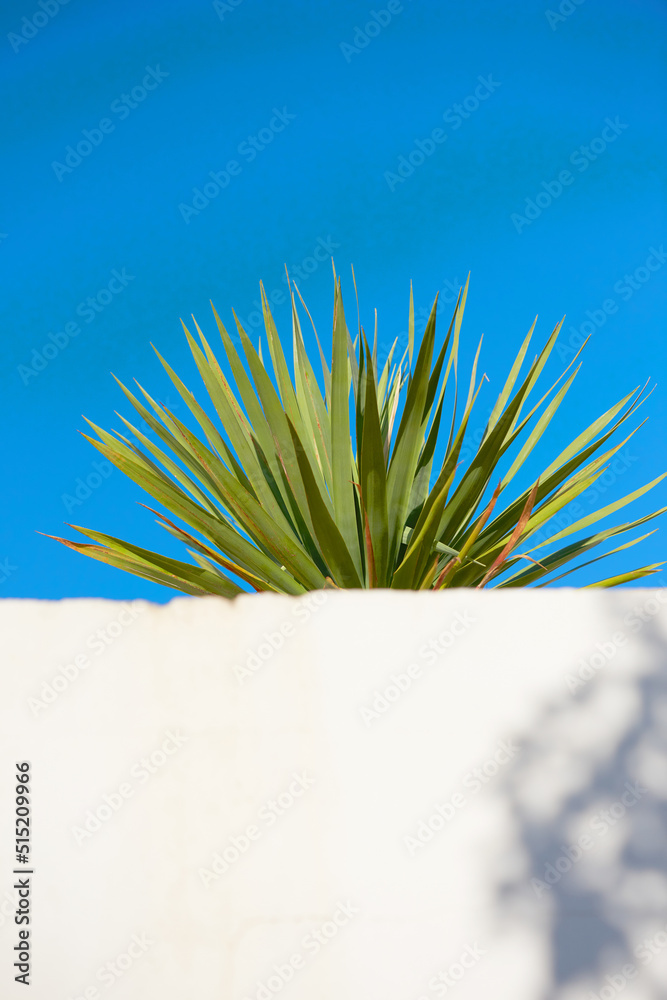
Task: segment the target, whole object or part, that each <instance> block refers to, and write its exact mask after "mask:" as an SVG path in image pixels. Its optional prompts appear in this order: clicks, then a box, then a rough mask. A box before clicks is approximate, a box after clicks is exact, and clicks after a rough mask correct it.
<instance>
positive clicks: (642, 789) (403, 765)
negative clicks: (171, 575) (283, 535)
mask: <svg viewBox="0 0 667 1000" xmlns="http://www.w3.org/2000/svg"><path fill="white" fill-rule="evenodd" d="M0 628H1V630H2V635H3V639H4V643H3V645H4V650H5V657H4V669H3V671H2V679H1V680H0V706H1V707H0V746H1V747H2V755H1V767H0V803H1V806H0V812H1V814H2V816H3V817H4V818H3V821H2V824H1V830H0V859H1V860H2V864H0V879H1V880H2V882H4V884H2V882H0V958H1V961H0V970H1V971H0V976H2V996H3V997H4V996H7V997H13V996H17V997H18V996H24V995H27V994H25V993H24V988H23V987H22V986H20V985H14V983H13V982H12V978H13V972H12V971H11V969H10V966H11V963H12V961H13V958H11V957H10V956H11V955H12V954H13V952H12V948H13V946H14V944H16V943H17V940H18V938H17V931H18V928H17V927H16V926H15V925H14V923H13V907H14V902H13V899H12V895H11V891H10V890H11V885H12V878H13V876H12V874H11V873H12V868H13V866H14V864H15V862H14V846H13V841H12V836H11V834H12V830H11V825H10V824H11V816H12V811H13V802H12V798H13V784H14V782H13V774H14V762H15V761H18V760H29V761H31V762H32V770H33V775H34V777H33V782H32V784H33V800H34V801H33V819H34V831H33V848H34V850H33V856H32V860H33V862H34V872H35V874H34V875H33V876H32V883H33V884H32V890H33V892H32V917H33V922H32V924H31V931H32V937H31V948H32V951H33V967H32V980H33V985H32V987H31V992H30V996H31V997H32V998H33V1000H47V998H48V1000H77V998H86V1000H97V998H98V997H100V998H101V997H106V996H107V995H109V993H110V991H111V992H112V1000H184V998H187V1000H194V998H195V997H196V998H198V1000H222V998H224V1000H268V998H271V997H273V996H276V995H281V996H283V995H284V997H285V1000H431V998H435V997H438V996H456V998H457V1000H473V998H474V1000H487V998H493V1000H579V998H580V1000H590V998H591V997H599V998H602V1000H606V998H611V997H614V996H616V995H617V994H618V993H622V995H623V997H624V1000H654V998H655V1000H658V998H660V997H664V996H665V984H667V657H666V656H665V649H666V642H667V591H659V590H654V591H649V590H636V589H625V590H619V591H608V592H603V591H599V592H594V591H576V590H568V589H562V590H549V591H523V592H521V591H514V592H510V591H505V592H495V593H490V592H477V591H463V590H462V591H454V592H449V593H443V594H428V593H424V594H422V593H391V592H375V593H372V592H370V593H368V592H367V593H354V592H347V593H346V592H334V593H332V592H327V593H326V594H325V593H321V594H313V595H310V596H309V597H308V598H306V599H305V600H302V601H298V600H296V599H294V598H287V597H285V598H283V597H274V596H268V595H262V596H252V597H243V598H240V599H239V600H237V601H235V602H225V601H223V600H218V599H215V598H210V599H205V600H196V599H186V598H181V599H176V600H174V601H172V602H171V603H170V604H169V605H168V606H165V607H159V606H153V605H148V604H146V603H145V602H136V603H132V604H129V605H123V604H121V603H114V602H108V601H94V600H80V601H62V602H58V603H48V602H37V601H4V602H1V603H0ZM281 630H283V632H284V633H288V634H287V637H285V635H284V634H283V636H282V641H281V642H279V640H280V632H281ZM266 636H268V637H269V638H268V641H267V639H266V638H265V637H266ZM272 638H273V641H274V644H275V645H279V644H280V648H279V649H276V650H273V649H272V647H271V645H270V643H271V639H272ZM441 640H442V642H441V645H440V647H439V648H440V650H441V652H440V653H439V654H438V655H437V656H436V654H435V651H433V652H431V651H429V649H428V648H427V645H428V643H431V642H435V643H438V642H440V641H441ZM445 647H446V648H445ZM252 653H254V654H255V655H256V658H255V659H252V657H251V655H250V654H252ZM249 658H250V662H251V664H257V665H258V668H257V669H256V670H252V669H249V668H248V667H247V665H246V664H247V661H248V659H249ZM396 677H397V678H398V680H396ZM397 684H398V687H397V686H396V685H397ZM401 686H402V687H403V688H405V689H406V690H403V691H401V690H400V687H401ZM378 693H380V695H382V698H384V693H386V699H385V700H382V699H380V700H378V699H377V694H378ZM391 698H394V700H393V701H390V700H387V699H391ZM373 706H375V708H374V707H373ZM384 706H386V708H385V707H384ZM170 734H171V735H170ZM142 761H143V763H142ZM151 771H152V772H153V773H150V772H151ZM295 776H297V777H295ZM105 796H106V797H107V799H106V802H105ZM109 802H110V803H111V805H109V804H108V803H109ZM272 802H274V803H276V804H275V805H272V804H271V803H272ZM438 807H439V812H438ZM95 813H99V816H100V817H101V819H99V818H96V817H95ZM248 828H251V829H250V830H249V829H248ZM253 837H254V839H252V838H253ZM231 838H236V844H237V848H236V849H235V848H233V846H232V844H233V842H232V839H231ZM244 838H245V839H244ZM420 838H421V839H420ZM573 845H574V846H573ZM245 847H247V849H245V850H243V848H245ZM238 848H241V849H242V850H241V851H240V853H239V857H238V859H237V860H235V861H234V860H232V859H233V858H234V856H235V852H236V850H237V849H238ZM225 853H226V857H227V859H228V860H229V861H230V862H231V863H230V864H229V866H228V868H227V870H226V871H222V870H221V868H222V865H221V864H220V860H218V864H217V868H218V871H217V872H216V870H215V869H216V864H215V860H214V859H215V855H216V854H217V855H218V856H221V855H223V854H225ZM568 854H569V855H570V857H569V859H568ZM549 883H550V884H549ZM336 919H337V920H338V924H337V923H336ZM323 927H324V930H322V928H323ZM318 934H319V935H320V936H321V940H322V942H323V943H322V944H318V942H317V937H316V935H318ZM326 934H330V935H331V938H330V939H329V938H327V937H326ZM133 936H135V937H134V943H132V942H133ZM643 941H644V942H650V943H649V944H648V945H647V944H644V945H642V942H643ZM139 942H141V943H139ZM128 949H129V951H128ZM291 958H294V966H296V967H297V968H296V969H295V968H294V966H293V968H292V972H291V973H290V972H289V963H290V959H291ZM275 967H278V969H279V970H281V971H282V978H281V974H280V972H279V973H276V971H275ZM272 976H273V977H274V978H271V977H272ZM286 978H288V979H289V981H288V982H287V983H286V984H284V982H283V980H284V979H286ZM267 982H270V986H267V985H266V984H267Z"/></svg>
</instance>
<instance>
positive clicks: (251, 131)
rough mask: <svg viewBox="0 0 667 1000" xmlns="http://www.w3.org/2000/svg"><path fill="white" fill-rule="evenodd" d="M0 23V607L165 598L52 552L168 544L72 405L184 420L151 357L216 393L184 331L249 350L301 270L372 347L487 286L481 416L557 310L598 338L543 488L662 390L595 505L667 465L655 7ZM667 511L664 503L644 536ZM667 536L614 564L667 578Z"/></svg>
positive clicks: (125, 15)
mask: <svg viewBox="0 0 667 1000" xmlns="http://www.w3.org/2000/svg"><path fill="white" fill-rule="evenodd" d="M0 19H1V21H2V31H1V32H0V45H2V46H4V54H3V58H2V61H1V66H0V73H1V74H2V76H3V81H2V82H3V85H4V92H5V94H6V95H7V96H6V98H5V103H4V116H3V117H4V123H3V126H4V127H3V139H4V146H5V156H4V157H3V164H2V168H1V169H2V171H3V173H4V176H3V182H2V192H3V204H2V209H1V211H0V255H1V256H2V270H3V277H4V280H3V305H4V336H3V338H2V342H1V345H0V355H1V366H0V373H1V375H0V377H1V378H2V403H1V405H2V407H3V411H4V412H3V430H4V433H3V435H2V450H3V456H2V460H3V466H4V472H5V486H4V489H3V491H2V505H3V508H4V510H3V517H2V520H1V521H0V525H1V527H0V532H1V537H0V566H1V568H0V577H1V578H2V582H1V584H0V587H1V589H0V594H1V595H2V596H6V597H8V596H23V597H40V598H60V597H66V596H71V597H74V596H103V597H115V598H130V597H137V596H144V597H147V598H149V599H152V600H156V601H162V600H167V599H169V597H170V596H171V594H170V593H169V592H166V591H164V590H162V589H161V588H158V587H156V586H153V585H151V584H148V583H145V582H143V581H140V580H137V579H135V578H133V577H130V576H126V575H125V574H122V573H120V572H119V571H116V570H112V569H110V568H108V567H105V566H102V565H100V564H98V563H95V562H93V561H92V560H85V559H83V558H81V557H79V556H77V555H76V554H74V553H72V552H70V551H68V550H66V549H64V548H62V547H60V546H58V545H56V544H55V543H53V542H50V541H48V540H46V539H44V538H42V537H41V536H40V535H38V534H36V531H37V530H39V531H44V532H51V533H55V534H62V533H64V530H65V529H64V525H63V522H65V521H72V522H74V523H81V524H85V525H87V526H90V527H96V528H99V529H101V530H105V531H108V532H109V533H112V534H117V535H120V536H122V537H127V538H130V539H132V540H133V541H135V542H138V543H139V544H143V545H145V546H147V547H152V546H153V547H158V546H160V547H162V548H163V549H164V550H167V549H171V546H170V544H169V543H170V540H169V539H168V538H167V536H166V535H165V533H164V532H163V531H162V530H161V529H159V528H157V527H156V526H155V525H154V524H153V521H152V518H151V516H150V515H149V514H148V513H147V512H146V511H144V510H143V509H142V508H141V507H139V506H138V505H137V503H136V501H137V500H144V499H145V497H144V496H142V495H141V494H140V492H139V490H138V489H137V488H136V487H134V486H133V484H131V483H129V482H128V481H125V480H124V477H123V476H122V474H121V473H120V472H118V471H114V472H113V473H111V475H108V476H106V477H105V476H104V475H102V474H99V471H97V470H96V469H95V467H94V464H93V463H94V462H95V461H96V460H97V459H98V457H99V456H98V454H97V453H96V452H95V451H94V449H92V448H91V446H90V445H89V444H88V443H87V442H86V441H85V440H84V439H83V438H82V437H81V436H80V435H79V434H78V433H77V430H81V429H83V428H84V427H85V425H84V422H83V420H82V417H81V414H85V415H86V416H87V417H89V418H90V419H91V420H93V421H94V422H96V423H98V424H100V425H101V426H104V427H110V426H119V421H118V420H117V418H116V417H115V414H114V410H115V409H119V410H120V411H121V412H124V413H126V414H127V415H128V416H129V414H128V413H127V407H126V406H124V405H123V399H122V396H121V393H120V390H119V389H118V388H117V386H116V384H115V383H114V381H113V379H112V378H111V376H110V374H109V373H110V372H112V371H113V372H114V373H115V374H116V375H117V376H118V377H119V378H120V379H121V380H122V381H124V382H130V381H131V379H132V378H135V377H136V378H137V379H138V381H140V382H141V383H142V384H143V385H145V386H146V387H147V388H148V389H149V390H151V391H153V394H154V395H156V396H158V397H159V398H162V399H167V398H169V399H170V400H171V401H173V402H175V398H174V396H175V393H174V390H173V389H172V390H171V395H170V391H169V387H168V385H167V383H166V381H165V377H164V376H163V374H162V372H161V369H160V367H159V364H158V363H157V361H156V359H155V356H154V355H153V352H152V350H151V347H150V342H151V341H152V342H153V343H155V344H156V346H157V347H158V348H159V349H160V351H161V352H162V353H163V354H164V355H166V357H167V358H168V359H169V360H170V362H171V363H172V364H173V365H174V366H175V367H176V368H177V370H179V372H181V371H182V372H183V376H184V378H185V380H186V382H190V383H192V386H193V387H196V377H195V375H194V373H193V371H192V369H193V365H192V361H191V359H189V358H188V352H187V347H186V345H185V343H184V338H183V335H182V331H181V326H180V322H179V318H180V317H181V316H182V317H183V318H185V319H187V317H188V316H189V315H190V314H191V313H194V314H195V316H196V317H197V319H198V321H199V322H200V324H201V325H202V326H203V327H204V329H205V330H211V326H212V319H211V314H210V309H209V306H208V300H209V298H211V299H213V301H214V302H215V303H216V306H217V308H218V309H219V311H221V313H222V314H223V315H224V316H225V317H231V312H230V310H231V307H232V306H233V307H234V308H235V309H236V310H237V312H238V314H239V316H240V317H241V318H243V319H247V321H248V326H249V327H250V329H251V330H254V329H255V327H254V326H253V323H254V320H255V319H256V317H254V316H253V311H254V309H255V306H254V305H253V303H254V302H255V301H256V300H257V298H258V282H259V279H260V278H262V279H263V280H264V282H265V285H266V287H267V291H271V290H274V289H275V290H277V291H279V290H281V289H282V288H284V284H283V279H282V273H283V265H284V264H285V263H287V264H288V265H289V266H290V267H292V268H298V269H300V270H301V271H302V273H303V275H304V277H303V279H302V280H301V281H300V287H301V290H302V293H303V295H304V297H305V299H306V301H307V302H308V304H309V307H310V308H311V311H312V312H313V315H314V318H315V320H316V322H317V323H318V326H319V327H320V328H321V329H322V330H323V331H328V330H329V328H330V323H331V307H332V278H331V270H330V265H329V263H328V259H327V262H324V263H320V262H318V261H317V256H320V257H324V256H326V253H328V252H329V251H332V252H333V254H334V258H335V261H336V267H337V269H338V271H339V272H341V273H342V274H343V275H344V277H345V279H347V275H349V265H350V264H351V263H352V264H354V267H355V272H356V276H357V282H358V285H359V290H360V297H361V307H362V314H363V315H362V318H364V320H365V324H366V325H367V326H371V317H372V310H373V308H374V307H375V306H377V308H378V313H379V327H380V345H381V349H382V345H387V344H388V343H390V342H391V340H392V339H393V337H394V336H396V335H400V334H401V333H402V332H403V331H404V330H405V329H406V320H407V303H408V290H409V282H410V279H412V280H413V282H414V288H415V302H416V306H417V309H418V310H419V309H424V308H426V307H427V306H429V305H430V304H431V301H432V300H433V297H434V295H435V293H436V292H437V291H438V290H440V291H441V295H443V296H445V297H447V296H449V295H450V294H451V291H450V290H451V288H452V287H454V286H458V284H460V283H461V282H462V281H463V280H465V276H466V274H467V272H468V271H470V272H471V286H470V295H469V300H468V307H467V310H466V319H465V322H464V334H465V341H466V345H465V348H464V352H463V354H464V358H463V363H464V366H465V362H466V361H469V360H470V358H471V356H472V353H473V351H474V348H476V346H477V342H478V340H479V336H480V335H481V334H482V333H484V335H485V339H484V347H483V354H482V362H481V367H482V370H483V371H485V372H486V373H487V374H488V376H489V379H490V384H489V385H488V386H487V387H486V390H485V392H484V393H483V394H482V396H481V397H480V404H479V413H480V421H479V422H480V423H482V422H483V418H484V417H485V416H486V413H487V412H488V409H489V408H490V406H491V404H492V402H493V394H494V392H496V393H497V391H499V389H500V386H501V385H502V380H503V379H504V376H505V374H506V372H507V369H508V367H509V365H510V364H511V360H512V358H513V356H514V354H515V352H516V350H517V349H518V346H519V344H520V342H521V340H522V339H523V336H524V335H525V333H526V331H527V329H528V327H529V326H530V324H531V322H532V320H533V318H534V316H535V315H536V314H539V320H538V327H537V330H538V335H539V337H540V340H542V338H546V336H547V335H548V333H549V332H550V331H551V329H552V328H553V326H554V325H555V323H556V322H557V321H558V320H559V319H560V318H561V317H562V315H563V314H567V318H566V322H565V326H564V332H563V347H562V348H561V357H562V358H563V359H565V360H567V362H568V363H569V361H570V360H571V357H572V351H571V347H572V345H574V344H575V343H578V341H579V340H580V338H581V334H582V325H583V331H584V332H592V334H593V335H592V337H591V341H590V343H589V345H588V347H587V349H586V352H585V358H584V366H583V368H582V371H581V374H580V376H579V378H578V380H577V381H576V382H575V386H574V387H573V390H572V391H571V393H570V396H569V397H568V400H567V401H566V403H565V405H564V407H563V408H562V413H561V415H560V417H559V418H558V421H557V425H556V426H555V427H554V429H553V431H550V433H549V435H548V437H546V438H545V439H544V442H543V448H542V450H541V451H540V454H539V455H538V456H536V457H535V461H534V462H533V463H532V464H531V465H530V467H529V468H528V469H527V476H530V475H536V474H537V473H538V472H539V465H540V464H541V465H542V466H544V465H545V464H548V461H550V460H551V458H552V457H553V456H554V454H555V453H556V449H557V448H559V446H560V445H561V444H563V443H564V442H565V441H566V440H567V439H568V436H569V437H570V438H571V437H574V436H575V434H576V433H577V432H578V431H579V430H580V429H581V428H582V427H583V426H585V424H586V423H587V422H589V421H590V420H592V419H593V417H594V416H596V415H597V414H598V413H600V412H602V411H603V410H604V409H606V408H608V407H609V406H610V405H611V404H612V403H614V402H615V401H616V400H618V399H620V398H621V396H622V395H624V394H625V392H627V391H629V390H630V389H632V388H633V387H634V386H636V385H641V384H643V383H644V382H645V381H646V379H647V378H649V376H651V377H652V378H653V379H655V380H657V382H658V389H657V391H656V392H655V393H654V395H653V396H652V397H651V399H650V400H649V402H648V403H647V404H646V406H645V407H644V409H643V415H644V416H648V417H649V421H648V424H647V425H646V426H645V427H644V428H643V429H642V430H641V431H640V433H639V434H638V435H637V437H636V438H635V439H633V443H632V445H631V447H630V448H629V449H628V450H627V451H626V453H625V459H624V462H623V463H622V466H623V467H621V465H618V466H617V471H616V472H615V473H613V474H611V475H610V476H609V477H608V479H607V481H606V485H604V487H603V489H604V491H605V492H604V496H602V494H600V496H599V497H598V501H599V503H600V504H602V503H606V502H609V501H610V500H612V499H615V498H616V497H619V496H621V495H622V494H624V493H628V492H630V491H631V490H633V489H636V488H638V487H639V486H641V485H642V484H643V483H645V482H648V481H649V480H650V479H652V478H654V477H655V476H657V475H659V474H660V473H661V472H662V471H663V470H664V468H665V466H666V464H667V463H666V462H665V449H664V441H665V438H666V436H667V406H666V400H667V387H666V386H665V385H664V384H662V383H661V376H662V374H663V371H664V368H665V347H664V319H663V317H664V315H665V290H666V286H667V282H666V280H665V279H666V277H667V266H665V263H666V262H667V257H666V256H665V244H666V243H667V234H666V233H665V214H664V205H665V198H664V187H663V183H664V180H663V179H664V164H665V144H666V141H667V139H666V137H667V129H666V128H665V108H664V103H665V94H666V93H667V89H666V87H665V83H666V81H665V75H666V74H665V62H664V58H665V57H664V48H665V47H664V42H665V34H666V26H667V8H666V7H665V5H664V3H662V2H659V0H624V2H619V0H605V2H604V3H603V2H602V0H583V2H581V3H578V4H577V3H575V2H574V0H564V2H560V3H553V4H552V5H551V7H549V6H548V5H547V4H546V3H544V2H542V0H540V2H538V0H521V2H515V3H511V2H501V0H477V2H475V3H473V4H454V3H441V2H435V0H403V2H399V0H392V2H391V3H390V4H388V3H386V2H384V0H380V2H379V3H378V4H376V5H375V6H374V5H373V4H371V3H369V2H359V0H336V2H335V3H333V2H328V0H320V2H318V3H305V2H297V0H285V2H283V3H281V4H275V3H269V2H268V0H234V2H233V3H223V2H218V3H216V4H213V3H210V2H204V0H187V2H186V0H160V2H159V3H158V2H156V0H142V3H141V4H136V3H130V2H127V0H114V2H113V3H111V2H95V0H93V2H88V3H86V4H84V3H82V2H81V0H69V2H68V3H67V4H65V5H63V6H61V5H60V4H59V3H58V0H43V3H42V4H41V5H40V4H39V3H38V2H37V0H35V2H32V0H30V2H28V0H20V2H19V0H6V2H5V3H4V4H3V9H2V12H1V13H0ZM434 130H435V131H434ZM77 148H78V151H77ZM422 161H423V162H422ZM399 168H400V169H399ZM564 171H565V172H566V174H564V173H563V172H564ZM211 174H213V175H217V177H218V182H214V181H213V180H212V177H211ZM559 178H560V179H559ZM207 184H208V185H209V187H208V188H206V187H205V185H207ZM219 188H222V189H219ZM216 189H219V190H216ZM197 190H198V191H199V192H201V193H200V194H199V195H197ZM206 191H208V192H209V194H211V195H212V196H211V197H210V198H207V197H206V194H205V192H206ZM193 208H194V209H195V211H193ZM529 216H532V218H530V217H529ZM323 248H326V253H325V249H323ZM316 251H317V253H316ZM313 264H316V267H315V268H314V269H313ZM344 291H346V292H347V298H348V301H349V302H350V303H351V302H352V301H353V298H352V289H351V285H350V282H349V280H347V287H345V286H344ZM276 297H278V298H279V296H278V295H277V296H276ZM605 303H606V308H605ZM443 316H444V313H443ZM276 319H277V321H278V323H279V327H281V326H282V328H283V329H284V330H285V332H286V334H287V335H288V336H289V314H288V310H287V307H286V306H284V305H283V306H280V305H279V306H277V308H276ZM587 324H588V325H587ZM45 347H46V351H45V350H44V349H45ZM560 365H561V361H560V359H559V358H558V357H554V361H553V364H550V368H549V372H551V371H552V370H553V372H554V373H557V371H558V369H559V366H560ZM177 412H178V411H177ZM635 442H636V443H635ZM103 471H106V470H103ZM86 482H88V483H89V484H94V485H93V486H91V485H88V486H86V485H85V484H86ZM82 484H84V485H82ZM77 490H78V496H77ZM72 498H73V499H72ZM75 501H76V502H75ZM664 504H667V489H666V488H665V486H664V485H662V484H661V485H660V486H659V487H658V488H657V489H656V490H655V491H654V492H653V493H652V494H650V495H649V496H648V497H646V498H642V499H641V500H640V501H639V502H638V503H637V504H636V506H635V508H634V509H635V510H636V516H639V515H640V514H641V513H646V512H648V511H649V510H650V509H653V508H654V507H656V506H658V505H664ZM592 509H593V507H592V506H589V507H588V508H587V512H589V511H590V510H592ZM621 516H622V515H621ZM664 538H665V528H662V530H661V531H660V532H659V533H658V534H657V535H654V536H653V537H652V538H651V539H649V540H648V541H647V542H645V543H643V544H642V545H641V546H639V547H638V548H637V549H636V550H634V551H633V552H632V553H631V554H629V555H628V556H626V557H625V558H624V557H622V556H621V557H619V558H618V559H617V558H614V560H613V561H610V562H609V564H608V565H609V572H612V571H613V570H614V569H618V570H619V571H620V569H621V568H623V567H627V566H629V565H630V564H631V563H633V562H635V563H638V562H639V561H640V560H641V562H642V563H646V562H653V561H658V560H659V559H661V558H662V559H665V558H667V547H666V545H665V540H664ZM3 560H4V562H3ZM594 575H595V574H594V573H593V575H592V576H591V577H590V578H591V579H592V578H594ZM580 582H587V577H586V575H585V574H583V575H582V577H581V579H580Z"/></svg>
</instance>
